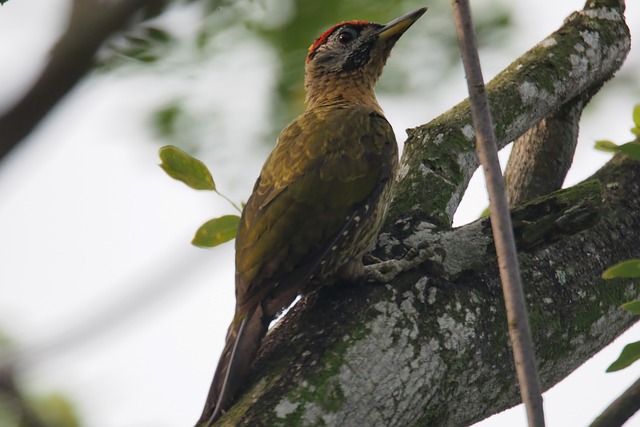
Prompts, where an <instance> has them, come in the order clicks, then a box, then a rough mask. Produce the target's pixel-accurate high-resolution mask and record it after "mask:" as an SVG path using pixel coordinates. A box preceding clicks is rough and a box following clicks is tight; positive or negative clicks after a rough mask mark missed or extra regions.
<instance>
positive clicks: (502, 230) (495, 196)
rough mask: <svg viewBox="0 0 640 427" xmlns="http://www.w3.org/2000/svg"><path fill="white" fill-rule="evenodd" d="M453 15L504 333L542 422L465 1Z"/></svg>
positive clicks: (530, 408) (531, 411)
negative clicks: (498, 283)
mask: <svg viewBox="0 0 640 427" xmlns="http://www.w3.org/2000/svg"><path fill="white" fill-rule="evenodd" d="M451 4H452V6H453V16H454V21H455V25H456V32H457V34H458V42H459V44H460V52H461V55H462V62H463V64H464V69H465V74H466V76H467V85H468V86H469V95H470V98H471V115H472V118H473V124H474V127H475V133H476V143H477V147H476V149H477V151H478V156H479V158H480V163H482V165H483V168H484V174H485V179H486V183H487V191H488V192H489V202H490V209H491V226H492V229H493V238H494V241H495V246H496V254H497V255H498V266H499V269H500V278H501V280H502V290H503V294H504V300H505V306H506V309H507V321H508V325H509V335H510V337H511V343H512V347H513V358H514V360H515V365H516V373H517V375H518V381H519V383H520V394H521V396H522V401H523V402H524V404H525V406H526V409H527V418H528V420H529V426H530V427H534V426H535V427H542V426H544V411H543V408H542V395H541V393H540V383H539V381H538V373H537V370H536V362H535V357H534V354H533V341H532V339H531V332H530V328H529V319H528V316H527V310H526V306H525V302H524V294H523V291H522V284H521V282H520V271H519V267H518V257H517V254H516V246H515V241H514V237H513V229H512V225H511V217H510V216H509V205H508V202H507V195H506V191H505V185H504V179H503V177H502V173H501V172H500V163H499V162H498V150H497V148H496V143H495V138H494V134H493V123H492V120H491V112H490V111H489V102H488V98H487V95H486V90H485V86H484V81H483V77H482V70H481V68H480V60H479V58H478V48H477V43H476V38H475V32H474V29H473V23H472V20H471V11H470V8H469V3H468V1H467V0H452V1H451Z"/></svg>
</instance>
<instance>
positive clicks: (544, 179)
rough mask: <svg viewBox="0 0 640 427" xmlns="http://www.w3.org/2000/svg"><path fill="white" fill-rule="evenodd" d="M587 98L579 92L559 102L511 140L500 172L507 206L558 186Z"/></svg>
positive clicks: (575, 141) (570, 152)
mask: <svg viewBox="0 0 640 427" xmlns="http://www.w3.org/2000/svg"><path fill="white" fill-rule="evenodd" d="M589 98H590V97H587V96H579V97H578V98H576V99H574V100H572V101H570V102H569V103H567V104H565V105H563V106H562V107H560V109H559V110H558V111H556V112H554V113H553V114H551V115H550V116H549V117H545V118H544V119H542V120H540V122H539V123H538V124H536V125H535V126H534V127H532V128H531V129H529V130H528V131H527V132H526V133H525V134H524V135H522V136H521V137H520V138H518V139H517V140H516V141H515V142H514V145H513V150H512V151H511V156H510V157H509V163H508V164H507V169H506V170H505V172H504V177H505V180H506V183H507V195H508V197H509V204H510V205H511V206H515V205H518V204H520V203H524V202H526V201H527V200H531V199H533V198H536V197H539V196H544V195H545V194H549V193H551V192H552V191H555V190H557V189H559V188H561V187H562V183H563V182H564V179H565V177H566V176H567V172H568V171H569V167H570V166H571V163H572V161H573V155H574V152H575V150H576V145H577V143H578V130H579V125H580V116H581V115H582V110H583V109H584V107H585V105H586V104H587V102H588V100H589Z"/></svg>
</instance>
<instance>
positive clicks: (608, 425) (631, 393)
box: [589, 379, 640, 427]
mask: <svg viewBox="0 0 640 427" xmlns="http://www.w3.org/2000/svg"><path fill="white" fill-rule="evenodd" d="M638 411H640V379H638V380H636V382H635V383H633V384H632V385H631V387H629V388H628V389H627V390H625V392H624V393H622V395H621V396H620V397H618V398H617V399H616V400H614V401H613V403H611V405H609V406H608V407H607V409H605V410H604V412H603V413H602V414H600V416H598V418H596V419H595V420H593V422H592V423H591V425H590V426H589V427H618V426H621V425H623V424H624V423H625V422H626V421H627V420H628V419H629V418H631V417H632V416H633V414H635V413H636V412H638Z"/></svg>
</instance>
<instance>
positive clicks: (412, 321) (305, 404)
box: [220, 156, 640, 426]
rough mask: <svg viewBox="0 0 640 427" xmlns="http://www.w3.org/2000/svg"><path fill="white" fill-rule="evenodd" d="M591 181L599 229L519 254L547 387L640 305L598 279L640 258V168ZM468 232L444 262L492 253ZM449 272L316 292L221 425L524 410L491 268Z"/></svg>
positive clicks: (623, 163)
mask: <svg viewBox="0 0 640 427" xmlns="http://www.w3.org/2000/svg"><path fill="white" fill-rule="evenodd" d="M594 178H596V179H598V181H599V183H600V186H601V188H602V198H603V200H604V203H603V205H602V215H601V216H600V217H599V218H600V219H599V221H597V224H596V225H595V226H593V227H592V228H590V229H588V230H585V231H582V232H580V233H577V234H574V235H571V236H569V237H565V238H562V239H561V240H557V241H555V242H547V241H545V242H544V243H541V244H540V245H538V246H535V247H534V248H533V249H529V250H526V251H524V252H522V253H521V256H520V262H521V268H522V275H523V281H524V283H525V289H526V292H527V295H526V299H527V301H529V306H528V309H529V312H530V314H531V324H532V330H533V334H534V339H535V342H536V343H537V346H536V349H535V350H536V354H537V355H538V362H539V366H540V379H541V382H542V385H543V388H544V389H547V388H549V387H551V386H552V385H553V384H555V383H557V382H558V381H559V380H561V379H562V378H564V377H565V376H566V375H568V374H569V373H570V372H572V371H573V370H574V369H575V368H577V367H578V366H579V365H580V364H582V363H583V362H584V361H586V360H587V359H588V358H589V357H591V356H592V355H593V354H594V353H595V352H596V351H598V350H599V349H601V348H602V347H604V346H605V345H606V344H607V343H608V342H610V341H611V340H612V339H613V338H615V337H616V336H617V335H619V334H620V333H621V332H622V331H624V330H625V329H626V328H627V327H629V326H630V325H631V324H632V323H633V322H634V320H635V319H634V318H633V317H632V316H631V315H628V314H626V313H625V312H624V311H623V310H620V309H619V305H620V303H622V302H624V301H627V300H630V299H633V298H634V297H637V295H638V290H637V289H638V288H637V283H634V282H633V281H632V280H618V281H613V282H612V281H603V280H600V279H599V277H600V274H601V273H602V271H603V270H604V269H606V268H607V267H608V266H610V265H612V264H614V263H615V262H616V261H618V260H620V259H628V258H634V257H638V256H640V248H639V247H638V245H637V242H638V240H639V239H640V218H639V217H638V215H637V212H638V211H639V210H640V163H639V162H633V161H629V160H626V159H624V158H623V157H621V156H618V157H616V158H615V159H614V160H612V161H611V162H610V163H609V164H608V165H607V166H605V167H604V168H603V169H602V170H600V171H599V172H598V173H597V174H596V175H595V176H594ZM585 185H587V187H588V186H590V185H591V186H592V185H593V184H585ZM592 188H593V187H592ZM579 193H580V192H578V193H577V194H579ZM582 194H585V203H584V204H583V205H589V204H590V203H592V202H593V195H592V193H591V191H587V192H583V193H582ZM588 200H591V201H590V202H589V201H588ZM578 205H580V203H579V204H578ZM524 209H525V210H526V209H527V208H524ZM530 209H532V210H536V208H535V205H531V208H530ZM530 214H531V215H534V216H535V214H533V213H530ZM576 217H579V215H577V216H576ZM561 222H562V221H561ZM466 227H468V226H466ZM466 227H462V228H461V229H459V230H460V231H458V232H459V233H460V234H459V235H458V236H459V238H460V239H459V241H457V242H455V241H451V240H450V241H449V245H448V246H447V247H437V248H436V249H435V251H436V253H438V252H439V256H440V257H441V259H443V260H445V261H446V260H448V259H449V258H450V257H456V256H458V254H459V253H460V252H468V253H469V254H474V255H476V258H477V259H485V260H489V259H490V258H491V257H492V256H494V255H493V248H492V245H490V244H487V241H486V239H468V238H467V237H468V235H465V234H464V233H463V232H462V230H464V229H465V228H466ZM419 233H420V231H417V232H416V234H419ZM444 233H452V232H444ZM422 234H424V230H423V231H422ZM449 236H451V235H449ZM452 238H453V237H449V239H452ZM416 239H418V240H419V237H416ZM410 244H411V243H410V242H405V245H407V246H409V245H410ZM448 248H451V249H450V251H449V250H448ZM444 265H445V263H444V261H443V264H442V265H439V264H438V263H437V262H433V261H432V262H430V263H425V264H423V265H420V266H418V267H417V268H416V269H414V270H411V271H407V272H404V273H401V274H400V275H399V276H398V277H397V278H396V280H394V282H393V284H392V285H386V286H353V285H351V286H349V285H345V286H334V287H327V288H324V289H322V290H321V291H319V292H317V293H314V294H312V295H310V296H309V297H307V298H306V299H305V300H303V301H302V302H301V303H299V304H298V305H297V306H296V307H294V308H293V309H292V311H291V312H290V313H289V314H288V315H287V316H286V317H285V318H284V319H283V320H282V322H281V325H279V327H277V328H276V329H275V330H274V331H272V333H270V334H269V337H268V341H267V343H266V344H265V346H264V348H263V351H262V354H261V357H260V359H259V361H258V363H257V364H256V367H255V368H256V370H255V379H254V381H253V383H252V384H251V385H250V387H249V388H248V391H247V392H246V393H245V395H244V396H243V397H242V398H241V399H240V401H239V402H238V404H237V405H236V406H234V408H232V410H231V411H230V413H229V414H227V416H225V417H223V418H222V420H221V424H220V425H269V426H277V425H313V424H315V423H320V422H323V421H324V422H326V423H327V424H329V425H356V424H358V425H388V426H402V425H416V424H418V425H439V426H458V425H467V424H470V423H473V422H475V421H478V420H480V419H482V418H484V417H485V416H488V415H491V414H493V413H495V412H498V411H500V410H503V409H505V408H507V407H509V406H511V405H513V404H515V403H517V402H518V401H519V396H518V392H517V389H516V386H515V383H514V370H513V367H512V366H513V365H512V363H511V361H510V359H511V356H510V349H509V346H508V339H507V328H506V319H505V313H504V309H503V304H502V298H501V292H500V285H499V279H498V274H497V269H496V268H495V266H494V263H493V262H492V261H488V262H486V263H485V264H484V265H476V266H474V271H465V272H460V273H458V276H457V278H455V279H451V280H450V279H446V278H444V277H443V275H441V274H440V272H441V271H443V270H445V269H446V268H448V267H445V266H444ZM327 312H330V313H331V316H327V315H326V313H327Z"/></svg>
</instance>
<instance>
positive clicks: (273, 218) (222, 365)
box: [197, 8, 426, 426]
mask: <svg viewBox="0 0 640 427" xmlns="http://www.w3.org/2000/svg"><path fill="white" fill-rule="evenodd" d="M425 11H426V8H421V9H418V10H416V11H414V12H411V13H409V14H407V15H405V16H402V17H400V18H398V19H395V20H393V21H391V22H390V23H388V24H387V25H381V24H376V23H371V22H366V21H347V22H343V23H341V24H338V25H335V26H333V27H332V28H330V29H329V30H327V31H325V32H324V33H323V34H321V35H320V36H319V37H318V38H317V39H316V40H315V41H314V42H313V44H312V45H311V47H309V53H308V55H307V59H306V63H305V91H306V110H305V111H304V113H303V114H302V115H301V116H299V117H298V118H297V119H295V120H294V121H293V122H292V123H291V124H289V125H288V126H287V127H286V128H285V129H284V130H283V131H282V133H281V134H280V136H279V137H278V141H277V144H276V146H275V148H274V149H273V151H272V152H271V154H270V155H269V157H268V158H267V160H266V162H265V164H264V166H263V167H262V171H261V173H260V176H259V177H258V180H257V182H256V184H255V186H254V188H253V193H252V194H251V197H250V198H249V200H248V201H247V204H246V206H245V207H244V210H243V212H242V217H241V219H240V224H239V226H238V233H237V235H236V311H235V316H234V318H233V321H232V322H231V325H230V326H229V329H228V331H227V337H226V343H225V347H224V349H223V351H222V355H221V356H220V360H219V362H218V367H217V369H216V372H215V376H214V379H213V383H212V384H211V389H210V391H209V395H208V397H207V401H206V404H205V407H204V410H203V412H202V415H201V417H200V420H199V421H198V423H197V426H210V425H211V424H212V423H213V422H215V421H216V420H217V419H218V418H219V417H220V416H221V415H222V414H223V413H224V411H226V410H227V409H229V407H230V406H231V404H232V403H233V402H234V399H235V398H236V397H237V393H238V391H239V390H240V388H241V387H242V386H243V385H244V384H245V382H246V380H247V376H248V374H249V369H250V368H251V364H252V362H253V360H254V359H255V357H256V354H257V352H258V349H259V347H260V343H261V341H262V339H263V338H264V336H265V335H266V333H267V328H268V326H269V323H270V322H271V321H272V320H273V319H274V317H275V316H277V315H278V314H279V313H280V312H281V311H282V310H283V309H284V308H286V307H288V306H289V305H290V304H291V303H292V302H293V300H294V299H295V298H296V297H297V296H298V295H299V294H302V293H305V292H309V291H312V290H313V289H317V288H318V287H320V286H322V285H327V284H330V283H333V282H335V281H338V280H346V281H353V280H356V279H358V278H359V277H361V276H362V274H363V272H364V268H363V264H362V257H363V256H364V255H365V254H366V253H367V252H368V251H369V250H371V249H372V247H373V245H374V243H375V239H376V236H377V235H378V232H379V231H380V227H381V225H382V221H383V219H384V215H385V212H386V208H387V205H388V203H389V199H390V195H391V187H392V184H393V181H394V179H395V174H396V169H397V165H398V147H397V144H396V140H395V137H394V134H393V130H392V128H391V125H390V124H389V122H388V121H387V120H386V119H385V117H384V115H383V113H382V109H381V108H380V106H379V105H378V101H377V100H376V96H375V93H374V86H375V83H376V81H377V80H378V78H379V77H380V74H381V73H382V69H383V67H384V64H385V62H386V60H387V58H388V57H389V54H390V53H391V49H392V47H393V46H394V44H395V43H396V41H397V40H398V39H399V38H400V36H401V35H402V34H403V33H404V32H405V31H406V30H407V29H408V28H409V27H410V26H411V25H412V24H413V23H414V22H415V21H416V20H418V18H420V16H422V14H423V13H424V12H425Z"/></svg>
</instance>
